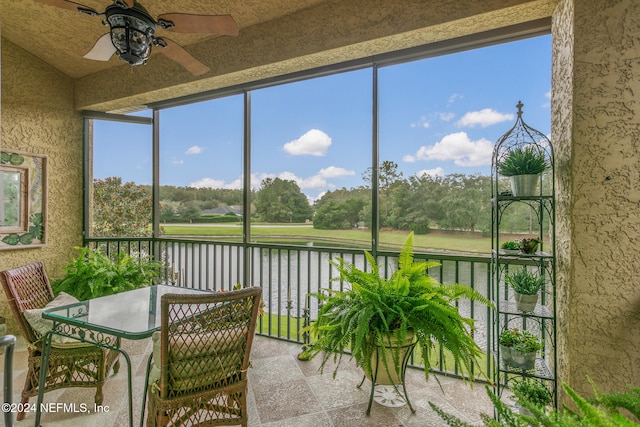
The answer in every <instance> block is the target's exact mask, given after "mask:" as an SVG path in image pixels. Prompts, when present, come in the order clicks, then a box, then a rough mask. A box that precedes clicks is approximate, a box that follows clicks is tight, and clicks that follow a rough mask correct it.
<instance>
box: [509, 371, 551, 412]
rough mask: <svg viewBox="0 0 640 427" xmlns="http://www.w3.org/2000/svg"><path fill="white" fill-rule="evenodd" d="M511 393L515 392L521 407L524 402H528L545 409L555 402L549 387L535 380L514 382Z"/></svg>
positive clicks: (528, 379) (525, 379)
mask: <svg viewBox="0 0 640 427" xmlns="http://www.w3.org/2000/svg"><path fill="white" fill-rule="evenodd" d="M511 391H513V392H514V394H515V400H516V402H517V403H518V404H519V405H520V406H521V407H522V404H523V402H524V401H527V402H530V403H532V404H534V405H536V406H537V407H539V408H545V407H547V406H549V405H551V402H552V400H553V395H552V394H551V392H550V391H549V389H548V388H547V386H546V385H544V384H543V383H542V382H540V381H536V380H534V379H533V378H523V379H521V380H514V381H513V386H512V387H511ZM521 413H522V412H521Z"/></svg>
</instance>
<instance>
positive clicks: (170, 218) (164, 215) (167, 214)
mask: <svg viewBox="0 0 640 427" xmlns="http://www.w3.org/2000/svg"><path fill="white" fill-rule="evenodd" d="M176 219H177V216H176V211H175V210H174V208H173V206H172V205H171V204H170V203H163V204H161V205H160V222H175V221H176Z"/></svg>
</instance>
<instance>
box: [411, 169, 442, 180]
mask: <svg viewBox="0 0 640 427" xmlns="http://www.w3.org/2000/svg"><path fill="white" fill-rule="evenodd" d="M425 175H429V176H433V177H436V176H444V169H442V168H441V167H437V168H435V169H422V170H421V171H418V172H416V173H415V176H417V177H418V178H420V177H422V176H425Z"/></svg>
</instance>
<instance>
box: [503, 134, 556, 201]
mask: <svg viewBox="0 0 640 427" xmlns="http://www.w3.org/2000/svg"><path fill="white" fill-rule="evenodd" d="M497 167H498V173H499V174H500V175H502V176H506V177H510V178H511V191H512V193H513V195H514V196H532V195H534V194H535V192H536V188H537V186H538V182H539V181H540V175H541V174H542V172H544V171H545V170H547V169H548V168H549V163H548V162H547V158H546V153H545V152H544V151H542V150H538V149H537V148H536V147H535V146H527V147H517V148H514V149H513V150H511V151H509V152H508V153H507V154H506V155H505V156H504V158H503V159H502V160H501V161H500V162H499V163H498V166H497Z"/></svg>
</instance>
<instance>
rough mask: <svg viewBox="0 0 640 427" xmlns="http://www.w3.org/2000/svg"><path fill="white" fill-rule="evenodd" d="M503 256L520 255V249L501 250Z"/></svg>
mask: <svg viewBox="0 0 640 427" xmlns="http://www.w3.org/2000/svg"><path fill="white" fill-rule="evenodd" d="M500 254H502V255H520V254H521V252H520V249H500Z"/></svg>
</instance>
